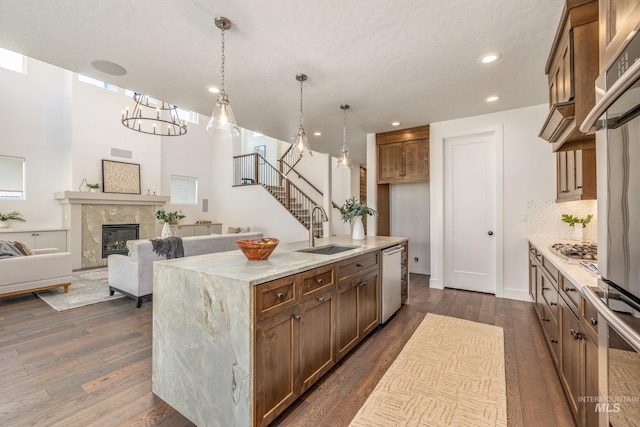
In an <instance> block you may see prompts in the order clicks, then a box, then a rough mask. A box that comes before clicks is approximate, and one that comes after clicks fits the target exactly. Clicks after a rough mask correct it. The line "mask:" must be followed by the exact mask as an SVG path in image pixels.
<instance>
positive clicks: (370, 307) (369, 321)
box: [356, 270, 380, 338]
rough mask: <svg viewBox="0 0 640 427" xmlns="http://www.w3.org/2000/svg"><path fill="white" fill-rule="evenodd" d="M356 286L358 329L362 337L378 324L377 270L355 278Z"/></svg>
mask: <svg viewBox="0 0 640 427" xmlns="http://www.w3.org/2000/svg"><path fill="white" fill-rule="evenodd" d="M356 286H357V288H358V329H359V330H360V337H361V338H364V337H365V336H366V335H367V334H368V333H369V332H371V331H372V330H373V329H375V328H376V326H378V324H380V300H379V292H378V270H374V271H373V272H371V273H369V274H367V275H365V276H363V277H361V278H359V279H356Z"/></svg>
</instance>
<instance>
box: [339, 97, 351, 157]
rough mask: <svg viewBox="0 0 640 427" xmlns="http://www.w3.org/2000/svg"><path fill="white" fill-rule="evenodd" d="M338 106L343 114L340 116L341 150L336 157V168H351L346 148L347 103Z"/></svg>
mask: <svg viewBox="0 0 640 427" xmlns="http://www.w3.org/2000/svg"><path fill="white" fill-rule="evenodd" d="M340 108H341V109H342V112H343V113H344V114H343V117H342V152H341V153H340V157H338V169H351V156H350V155H349V150H348V149H347V110H348V109H349V105H347V104H344V105H341V106H340Z"/></svg>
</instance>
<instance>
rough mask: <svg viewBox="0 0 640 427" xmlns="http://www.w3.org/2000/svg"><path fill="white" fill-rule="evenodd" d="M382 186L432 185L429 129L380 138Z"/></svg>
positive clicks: (379, 135)
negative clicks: (404, 184)
mask: <svg viewBox="0 0 640 427" xmlns="http://www.w3.org/2000/svg"><path fill="white" fill-rule="evenodd" d="M376 146H377V160H378V184H395V183H405V182H427V181H429V125H426V126H420V127H415V128H410V129H403V130H398V131H391V132H385V133H379V134H376Z"/></svg>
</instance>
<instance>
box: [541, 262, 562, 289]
mask: <svg viewBox="0 0 640 427" xmlns="http://www.w3.org/2000/svg"><path fill="white" fill-rule="evenodd" d="M542 267H543V268H544V269H545V271H546V272H547V273H549V276H551V278H552V279H553V280H555V282H556V283H558V277H559V275H560V273H559V272H558V269H557V268H556V266H555V265H553V264H552V263H551V261H549V260H548V259H547V258H545V257H542Z"/></svg>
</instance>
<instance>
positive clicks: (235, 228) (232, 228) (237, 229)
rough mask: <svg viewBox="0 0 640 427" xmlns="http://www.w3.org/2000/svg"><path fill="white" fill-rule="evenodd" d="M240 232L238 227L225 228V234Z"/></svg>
mask: <svg viewBox="0 0 640 427" xmlns="http://www.w3.org/2000/svg"><path fill="white" fill-rule="evenodd" d="M239 232H240V227H229V228H227V234H235V233H239Z"/></svg>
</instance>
